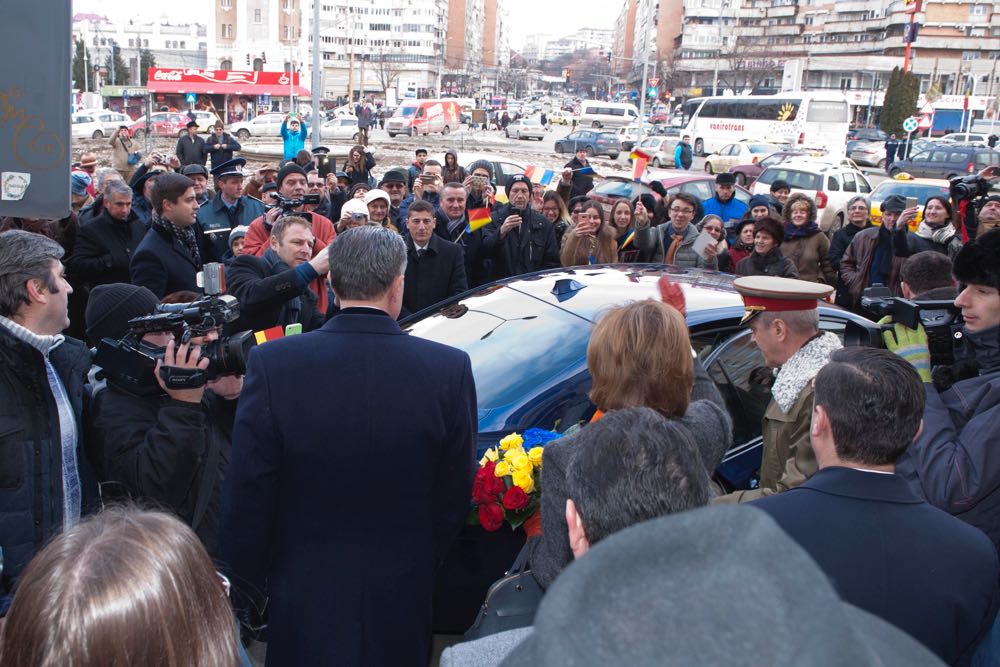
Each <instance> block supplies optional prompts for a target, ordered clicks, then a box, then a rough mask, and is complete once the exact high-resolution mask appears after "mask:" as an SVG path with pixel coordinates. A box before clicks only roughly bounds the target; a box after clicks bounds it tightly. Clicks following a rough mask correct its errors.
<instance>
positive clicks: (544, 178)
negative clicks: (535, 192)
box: [538, 169, 556, 186]
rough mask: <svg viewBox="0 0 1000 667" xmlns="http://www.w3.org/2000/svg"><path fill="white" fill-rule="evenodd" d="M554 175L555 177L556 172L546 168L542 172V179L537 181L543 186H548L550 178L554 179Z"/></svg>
mask: <svg viewBox="0 0 1000 667" xmlns="http://www.w3.org/2000/svg"><path fill="white" fill-rule="evenodd" d="M555 177H556V172H554V171H552V170H551V169H546V170H545V171H544V172H543V173H542V179H541V180H540V181H538V182H539V183H541V184H542V185H544V186H548V185H549V183H551V182H552V179H554V178H555Z"/></svg>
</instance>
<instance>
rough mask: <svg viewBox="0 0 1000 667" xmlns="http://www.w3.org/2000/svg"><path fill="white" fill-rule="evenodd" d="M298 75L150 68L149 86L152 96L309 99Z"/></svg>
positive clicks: (307, 91)
mask: <svg viewBox="0 0 1000 667" xmlns="http://www.w3.org/2000/svg"><path fill="white" fill-rule="evenodd" d="M298 84H299V75H298V72H293V73H289V72H242V71H236V70H202V69H181V68H164V67H150V68H149V81H148V83H147V84H146V85H147V88H148V89H149V92H151V93H172V94H185V93H197V94H205V95H248V96H249V95H272V96H275V97H284V96H287V95H289V94H290V93H291V94H294V95H295V96H296V97H308V96H309V90H308V89H307V88H303V87H302V86H300V85H298Z"/></svg>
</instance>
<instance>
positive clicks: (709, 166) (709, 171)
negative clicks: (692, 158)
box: [705, 162, 715, 174]
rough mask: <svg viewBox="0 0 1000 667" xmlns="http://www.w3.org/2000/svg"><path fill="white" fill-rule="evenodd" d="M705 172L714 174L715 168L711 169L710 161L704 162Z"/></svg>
mask: <svg viewBox="0 0 1000 667" xmlns="http://www.w3.org/2000/svg"><path fill="white" fill-rule="evenodd" d="M705 173H706V174H714V173H715V170H714V169H712V163H711V162H706V163H705Z"/></svg>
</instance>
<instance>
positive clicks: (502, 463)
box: [469, 428, 560, 532]
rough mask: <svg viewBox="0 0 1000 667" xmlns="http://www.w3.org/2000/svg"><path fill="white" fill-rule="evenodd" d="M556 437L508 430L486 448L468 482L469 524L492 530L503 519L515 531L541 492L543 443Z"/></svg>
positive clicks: (535, 509) (529, 514) (530, 513)
mask: <svg viewBox="0 0 1000 667" xmlns="http://www.w3.org/2000/svg"><path fill="white" fill-rule="evenodd" d="M559 437H560V435H559V434H558V433H554V432H552V431H544V430H542V429H539V428H532V429H528V430H527V431H525V432H524V435H523V436H522V435H519V434H517V433H511V434H510V435H508V436H507V437H505V438H504V439H503V440H501V441H500V443H499V445H497V446H496V447H492V448H490V449H487V450H486V454H485V455H484V456H483V458H482V459H481V460H480V461H479V470H478V471H477V472H476V477H475V480H474V481H473V482H472V502H473V508H472V511H471V512H470V514H469V523H471V524H473V525H475V524H477V523H478V524H479V525H481V526H482V527H483V528H484V529H486V530H488V531H491V532H492V531H496V530H499V529H500V526H502V525H503V522H504V521H506V522H507V523H509V524H510V527H511V529H512V530H516V529H517V528H518V527H520V526H521V525H522V524H524V523H525V522H526V521H528V520H529V519H531V518H532V517H533V516H535V515H536V514H537V512H538V506H539V504H540V502H541V495H542V487H541V484H542V453H543V452H544V446H545V443H547V442H549V441H550V440H555V439H556V438H559Z"/></svg>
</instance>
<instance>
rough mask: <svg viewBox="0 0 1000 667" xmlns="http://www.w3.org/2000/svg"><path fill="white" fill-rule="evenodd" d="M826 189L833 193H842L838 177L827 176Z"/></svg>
mask: <svg viewBox="0 0 1000 667" xmlns="http://www.w3.org/2000/svg"><path fill="white" fill-rule="evenodd" d="M826 189H827V190H830V191H833V192H839V191H840V181H838V180H837V177H836V176H827V177H826Z"/></svg>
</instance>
